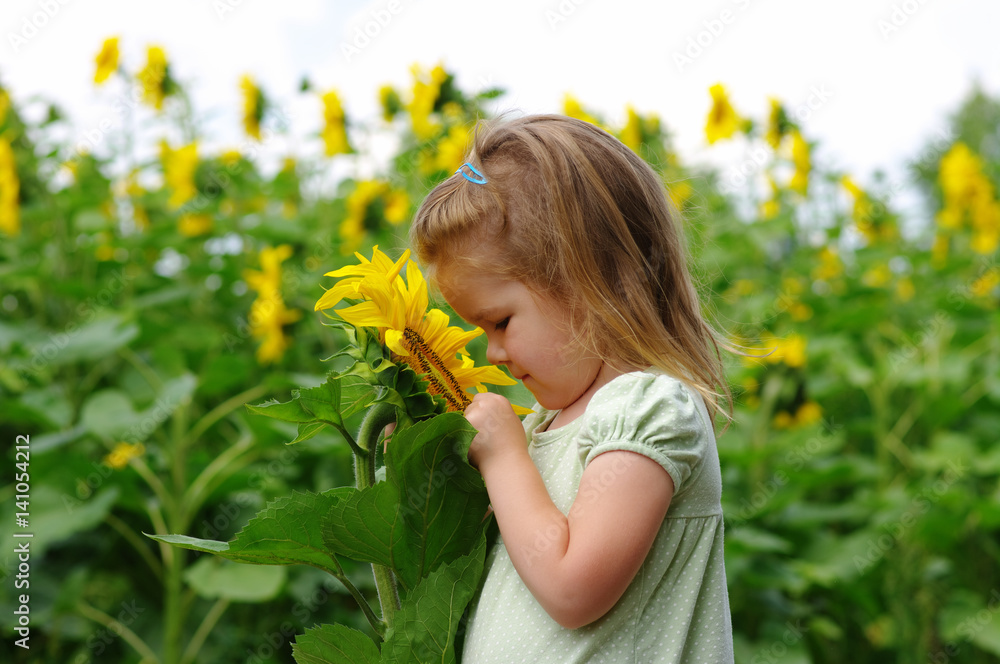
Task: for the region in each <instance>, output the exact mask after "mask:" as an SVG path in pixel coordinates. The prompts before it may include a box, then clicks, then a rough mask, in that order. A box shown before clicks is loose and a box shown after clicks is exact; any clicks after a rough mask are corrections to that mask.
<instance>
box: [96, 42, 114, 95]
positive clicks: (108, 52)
mask: <svg viewBox="0 0 1000 664" xmlns="http://www.w3.org/2000/svg"><path fill="white" fill-rule="evenodd" d="M94 62H95V64H96V65H97V68H96V70H95V71H94V84H96V85H100V84H102V83H104V82H105V81H106V80H108V78H109V77H110V76H111V75H112V74H113V73H115V70H117V69H118V37H109V38H108V39H105V40H104V44H102V45H101V51H100V53H98V54H97V57H95V58H94Z"/></svg>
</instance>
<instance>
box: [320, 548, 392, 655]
mask: <svg viewBox="0 0 1000 664" xmlns="http://www.w3.org/2000/svg"><path fill="white" fill-rule="evenodd" d="M333 562H334V563H335V564H336V565H337V571H336V572H331V571H330V570H329V569H325V568H323V569H324V571H326V572H330V573H331V574H333V576H334V578H335V579H337V580H338V581H340V582H341V583H342V584H344V587H345V588H347V592H349V593H350V594H351V597H353V598H354V601H356V602H357V603H358V606H360V607H361V613H363V614H364V615H365V618H366V619H367V620H368V624H369V625H371V626H372V629H373V630H374V631H375V634H377V635H378V637H379V638H380V639H383V638H385V628H386V624H385V623H384V622H383V621H381V620H379V617H378V616H376V615H375V612H374V611H372V607H371V605H370V604H368V600H366V599H365V596H364V595H362V594H361V591H360V590H358V588H357V586H355V585H354V584H353V583H351V580H350V579H348V578H347V574H345V573H344V568H343V567H341V566H340V561H339V560H337V559H336V557H334V558H333Z"/></svg>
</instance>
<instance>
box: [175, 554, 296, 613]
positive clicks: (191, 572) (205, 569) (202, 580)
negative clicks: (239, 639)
mask: <svg viewBox="0 0 1000 664" xmlns="http://www.w3.org/2000/svg"><path fill="white" fill-rule="evenodd" d="M286 576H287V570H286V568H285V567H261V566H259V565H240V564H238V563H232V562H227V561H225V560H220V559H219V558H217V557H214V556H203V557H202V558H200V559H199V560H198V562H196V563H195V564H194V565H191V566H190V567H188V568H187V570H185V572H184V580H185V581H187V582H188V585H190V586H191V588H193V589H194V591H195V592H196V593H198V595H199V596H201V597H205V598H208V599H215V598H217V597H224V598H226V599H228V600H232V601H235V602H264V601H267V600H269V599H273V598H274V597H275V596H276V595H277V594H278V591H280V590H281V587H282V586H283V585H284V583H285V577H286Z"/></svg>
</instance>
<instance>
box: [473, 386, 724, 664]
mask: <svg viewBox="0 0 1000 664" xmlns="http://www.w3.org/2000/svg"><path fill="white" fill-rule="evenodd" d="M555 415H556V413H555V412H549V411H546V410H545V409H543V408H541V407H540V406H538V405H537V404H536V405H535V413H534V414H532V415H529V416H528V417H526V418H525V420H524V426H525V431H526V432H527V433H528V436H529V438H530V448H529V449H530V452H531V457H532V459H533V460H534V462H535V465H536V466H537V467H538V470H539V472H540V473H541V475H542V478H543V479H544V481H545V486H546V488H547V489H548V491H549V495H550V496H551V497H552V500H553V502H555V504H556V506H557V507H558V508H559V509H560V510H561V511H562V512H563V513H564V514H568V513H569V509H570V507H571V506H572V504H573V501H574V500H577V499H578V498H577V488H578V487H579V485H580V478H581V476H582V475H583V470H584V468H586V466H587V464H588V463H590V461H591V460H592V459H593V458H594V457H596V456H597V455H598V454H601V453H603V452H609V451H612V450H628V451H631V452H637V453H639V454H643V455H645V456H647V457H649V458H651V459H653V460H655V461H656V462H657V463H659V464H660V465H662V466H663V467H664V468H665V469H666V470H667V472H668V473H670V477H671V478H672V479H673V481H674V491H675V493H674V497H673V499H672V500H671V503H670V509H669V510H668V512H667V518H666V519H665V520H664V522H663V525H662V526H661V528H660V532H659V534H658V535H657V537H656V540H655V542H654V543H653V547H652V549H651V550H650V552H649V555H648V556H647V557H646V560H645V562H644V563H643V565H642V567H641V568H640V570H639V572H638V574H637V575H636V577H635V579H634V580H633V581H632V584H631V585H630V586H629V587H628V589H627V590H626V591H625V594H624V595H623V596H622V598H621V599H620V600H619V601H618V603H617V604H616V605H615V606H614V607H613V608H612V609H611V611H609V612H608V613H607V614H606V615H605V616H604V617H602V618H601V619H600V620H597V621H596V622H594V623H591V624H590V625H587V626H586V627H582V628H580V629H576V630H568V629H565V628H563V627H560V626H559V624H558V623H556V622H555V621H554V620H552V618H550V617H549V616H548V614H546V613H545V610H544V609H543V608H542V607H541V605H539V604H538V602H537V601H536V600H535V598H534V597H532V595H531V593H530V592H529V591H528V589H527V587H525V585H524V583H523V582H522V581H521V579H520V577H519V576H518V575H517V572H516V571H515V569H514V566H513V565H512V564H511V561H510V557H509V556H508V555H507V550H506V549H505V548H504V546H503V542H502V541H501V542H498V543H497V545H496V547H495V548H494V549H493V551H492V552H491V553H490V556H489V558H488V559H487V573H486V575H485V577H484V581H483V585H482V587H481V588H480V590H479V594H478V595H477V597H476V599H475V600H474V603H473V605H472V614H471V619H470V622H469V631H468V633H467V635H466V640H465V649H464V652H463V657H462V661H463V662H466V663H468V664H494V663H495V664H513V663H516V662H529V663H530V664H545V663H546V662H558V663H559V664H567V663H571V662H589V663H598V664H599V663H612V662H614V663H616V664H617V663H628V662H634V663H640V662H641V663H642V664H647V663H650V662H672V663H681V662H683V663H685V664H688V663H692V664H693V663H696V662H697V663H702V662H704V663H706V664H719V663H731V662H732V661H733V638H732V627H731V622H730V614H729V596H728V592H727V590H726V572H725V567H724V564H723V525H722V507H721V495H722V478H721V473H720V470H719V457H718V452H717V450H716V446H715V435H714V433H713V429H712V427H711V425H710V420H709V416H708V412H707V411H706V409H705V405H704V403H703V402H702V400H701V398H700V397H699V396H698V395H697V393H696V392H694V391H693V390H692V389H691V388H689V387H688V386H686V385H685V384H684V383H682V382H680V381H678V380H677V379H675V378H673V377H670V376H667V375H665V374H663V373H661V372H658V371H654V370H649V371H641V372H634V373H630V374H625V375H624V376H619V377H618V378H616V379H615V380H613V381H611V382H610V383H608V384H607V385H605V386H604V387H602V388H601V389H600V390H599V391H598V392H597V393H596V394H595V395H594V397H593V398H592V399H591V402H590V404H589V405H588V406H587V410H586V412H585V413H584V415H583V416H581V417H579V418H577V420H575V421H574V422H571V423H570V424H568V425H566V426H563V427H560V428H559V429H556V430H555V431H545V428H546V427H547V426H548V423H549V422H550V421H551V420H552V418H553V417H555ZM579 499H581V500H582V499H584V497H583V496H581V497H580V498H579ZM592 499H593V498H592ZM598 499H599V497H598Z"/></svg>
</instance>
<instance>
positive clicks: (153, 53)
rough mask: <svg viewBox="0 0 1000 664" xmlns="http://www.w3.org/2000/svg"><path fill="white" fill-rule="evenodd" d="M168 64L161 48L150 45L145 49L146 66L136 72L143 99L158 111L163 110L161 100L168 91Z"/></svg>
mask: <svg viewBox="0 0 1000 664" xmlns="http://www.w3.org/2000/svg"><path fill="white" fill-rule="evenodd" d="M168 66H169V65H168V64H167V54H166V52H165V51H164V50H163V48H161V47H160V46H150V47H149V48H148V49H146V66H145V67H144V68H143V69H142V71H140V72H139V73H138V74H137V78H138V79H139V85H141V86H142V99H143V101H145V102H146V103H147V104H149V105H150V106H152V107H153V108H155V109H156V110H158V111H160V110H163V100H164V98H166V96H167V95H168V94H169V93H170V78H169V76H168V73H167V68H168Z"/></svg>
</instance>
